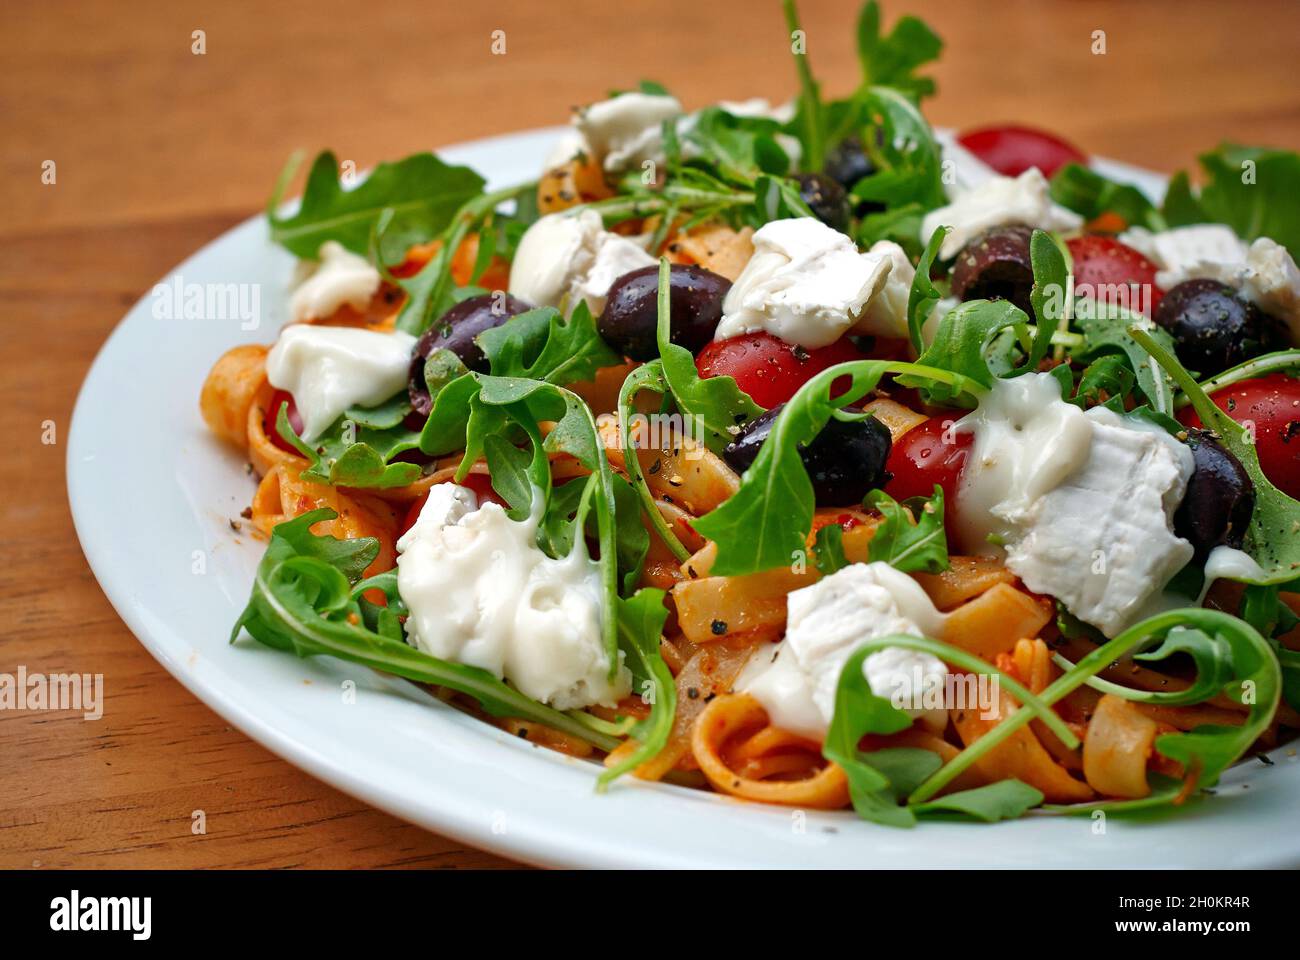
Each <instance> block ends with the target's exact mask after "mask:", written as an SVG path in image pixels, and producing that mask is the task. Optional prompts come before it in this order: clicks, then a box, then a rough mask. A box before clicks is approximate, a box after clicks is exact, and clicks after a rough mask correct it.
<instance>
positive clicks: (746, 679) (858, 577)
mask: <svg viewBox="0 0 1300 960" xmlns="http://www.w3.org/2000/svg"><path fill="white" fill-rule="evenodd" d="M788 604H789V616H788V620H787V625H786V633H785V639H784V640H782V641H781V642H780V643H778V644H776V645H775V646H774V647H772V648H771V650H760V651H758V652H757V653H756V654H754V656H753V657H751V658H750V661H749V663H747V664H746V665H745V668H744V670H742V671H741V674H740V676H739V677H738V678H737V680H736V684H735V686H736V689H737V690H741V691H743V692H745V693H748V694H749V695H750V696H752V697H754V699H756V700H758V702H759V703H761V704H762V705H763V707H764V709H765V710H767V714H768V717H769V718H770V719H771V721H772V724H773V725H774V726H777V727H780V728H782V729H783V730H789V731H791V732H792V733H799V734H803V735H804V736H808V737H812V738H813V739H818V740H820V739H821V738H822V737H823V736H824V735H825V733H826V730H827V728H828V727H829V725H830V722H831V717H832V716H833V715H834V713H835V691H836V688H837V686H838V684H839V679H840V674H841V673H842V672H843V670H844V664H845V663H846V662H847V661H848V659H849V657H850V656H852V654H853V651H855V650H856V649H858V648H859V647H861V646H862V645H863V644H864V643H866V642H867V641H869V640H873V639H877V638H880V637H887V636H890V635H893V634H900V635H904V636H930V637H934V636H938V635H939V633H940V632H941V631H942V629H943V621H944V615H943V614H942V613H940V612H939V611H938V610H936V609H935V607H934V604H933V603H931V602H930V598H929V597H928V596H927V595H926V593H925V591H924V590H923V589H921V585H920V584H918V583H917V582H916V581H915V580H913V579H912V578H911V577H909V576H908V575H907V574H905V573H900V572H899V571H897V570H895V569H894V568H893V567H891V566H889V564H887V563H881V562H876V563H854V564H850V565H849V566H847V567H844V568H843V569H841V570H838V571H836V572H835V573H833V574H831V575H830V576H828V577H823V578H822V579H821V580H818V581H817V582H816V583H814V584H812V585H811V586H807V587H804V588H802V589H800V590H795V591H793V592H792V593H791V594H790V596H789V600H788ZM862 668H863V673H864V675H865V676H866V678H867V683H868V685H869V686H870V687H871V691H872V693H874V694H876V696H879V697H884V698H885V699H887V700H890V702H892V703H895V704H896V705H899V706H902V707H903V709H905V710H906V712H907V713H908V714H909V715H910V716H912V717H915V718H919V719H920V720H921V721H922V722H923V723H925V724H926V725H927V726H929V727H931V728H932V729H935V730H940V731H941V730H942V729H943V728H944V726H946V724H947V722H948V715H947V712H946V711H945V710H943V709H928V710H927V709H925V708H924V707H921V706H907V704H916V703H918V702H919V700H920V698H922V697H923V696H925V692H926V691H927V690H931V689H932V688H935V687H937V686H942V685H943V683H944V682H945V680H946V678H947V676H948V668H947V667H946V666H945V665H944V664H943V662H942V661H940V660H939V659H937V658H936V657H933V656H931V655H930V654H928V653H922V652H920V651H915V650H908V649H906V648H903V647H887V648H886V649H884V650H879V651H877V652H875V653H873V654H871V655H870V656H868V657H867V658H866V660H865V661H863V665H862ZM918 676H919V677H920V689H917V688H916V680H917V677H918Z"/></svg>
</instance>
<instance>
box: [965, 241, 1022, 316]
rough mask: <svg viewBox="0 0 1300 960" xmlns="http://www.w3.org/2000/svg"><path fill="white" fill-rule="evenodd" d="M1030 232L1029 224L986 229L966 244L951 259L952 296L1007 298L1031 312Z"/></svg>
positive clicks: (969, 298) (974, 298) (984, 298)
mask: <svg viewBox="0 0 1300 960" xmlns="http://www.w3.org/2000/svg"><path fill="white" fill-rule="evenodd" d="M1033 235H1034V231H1033V229H1032V228H1031V227H1026V226H1021V225H1020V224H1015V225H1012V226H1006V227H994V228H993V229H992V230H986V231H985V232H984V233H981V234H980V235H979V236H978V237H976V238H975V239H974V240H972V241H971V242H970V243H968V244H966V246H964V247H962V249H961V252H960V253H959V254H957V259H956V260H955V261H953V266H952V295H953V296H954V297H956V298H957V299H959V300H1009V301H1011V302H1012V303H1014V304H1015V305H1016V306H1017V307H1019V308H1020V309H1021V310H1023V311H1025V312H1026V313H1031V311H1032V310H1033V307H1032V305H1031V304H1030V302H1029V291H1030V290H1031V289H1033V286H1034V268H1033V265H1032V263H1031V262H1030V259H1029V239H1030V238H1031V237H1032V236H1033Z"/></svg>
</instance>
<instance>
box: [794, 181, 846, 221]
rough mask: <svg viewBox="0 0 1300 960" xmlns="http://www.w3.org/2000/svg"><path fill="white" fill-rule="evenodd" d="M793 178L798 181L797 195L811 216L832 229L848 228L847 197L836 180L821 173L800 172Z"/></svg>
mask: <svg viewBox="0 0 1300 960" xmlns="http://www.w3.org/2000/svg"><path fill="white" fill-rule="evenodd" d="M795 180H797V181H798V182H799V196H800V197H801V198H802V199H803V202H804V203H806V204H808V209H809V210H811V211H812V212H813V216H815V217H816V218H817V219H818V220H820V221H821V222H822V223H824V224H826V226H828V227H830V228H831V229H833V230H839V231H840V232H841V233H843V232H845V231H847V230H848V228H849V216H850V214H851V213H852V211H851V210H850V208H849V198H848V194H847V193H845V192H844V188H843V187H842V186H840V184H839V183H838V182H837V181H836V180H834V179H833V178H831V177H829V176H827V175H825V174H821V173H801V174H798V175H797V176H796V177H795Z"/></svg>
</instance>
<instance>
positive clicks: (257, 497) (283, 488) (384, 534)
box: [252, 463, 398, 577]
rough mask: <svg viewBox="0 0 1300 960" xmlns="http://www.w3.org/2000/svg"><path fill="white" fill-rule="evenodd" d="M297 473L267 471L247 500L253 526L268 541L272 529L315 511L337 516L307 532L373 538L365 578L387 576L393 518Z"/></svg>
mask: <svg viewBox="0 0 1300 960" xmlns="http://www.w3.org/2000/svg"><path fill="white" fill-rule="evenodd" d="M301 472H302V468H301V467H295V466H294V465H292V464H288V463H279V464H276V465H275V466H274V467H272V468H271V469H270V470H269V471H267V474H266V476H264V477H263V478H262V482H261V483H259V484H258V486H257V492H256V493H255V494H253V505H252V509H253V516H252V521H253V525H254V526H255V527H256V528H257V529H258V530H260V531H261V532H262V533H264V534H266V535H267V536H268V537H269V536H270V535H271V531H272V530H273V529H274V528H275V526H276V525H277V524H280V523H283V522H284V521H286V520H292V519H293V518H294V517H298V516H301V515H302V514H304V513H307V512H309V511H311V510H316V509H318V508H320V507H329V508H330V509H331V510H333V511H334V512H335V513H337V514H338V516H337V517H335V518H334V519H333V520H322V521H321V522H320V523H317V524H314V525H313V526H312V533H314V534H316V535H317V536H330V537H336V538H338V539H339V540H354V539H357V538H358V537H374V538H375V539H376V540H378V541H379V554H378V556H376V557H375V559H374V562H373V563H371V564H370V566H368V567H367V568H366V571H365V575H366V576H368V577H369V576H374V575H375V574H377V573H383V572H384V571H386V570H391V569H393V567H394V566H395V565H396V563H397V555H396V552H395V549H394V542H395V540H396V536H397V524H398V517H397V514H396V513H395V512H394V511H393V509H392V508H391V507H390V506H388V505H387V504H386V503H385V502H384V501H382V500H380V499H378V498H375V497H367V496H363V495H361V494H356V493H347V494H345V493H344V492H343V491H342V490H340V489H339V488H338V487H327V486H322V485H321V484H318V483H310V482H308V481H306V480H303V479H302V477H301V476H300V473H301Z"/></svg>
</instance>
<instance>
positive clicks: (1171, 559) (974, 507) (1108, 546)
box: [956, 374, 1194, 637]
mask: <svg viewBox="0 0 1300 960" xmlns="http://www.w3.org/2000/svg"><path fill="white" fill-rule="evenodd" d="M956 429H958V430H961V431H970V432H973V433H974V443H973V445H972V447H971V452H970V456H969V459H968V460H967V465H966V468H965V470H964V471H963V474H962V485H961V489H960V491H959V494H958V502H959V505H960V509H959V511H958V516H959V517H961V518H962V519H961V523H962V530H961V533H962V540H963V541H964V543H965V547H966V549H968V550H971V551H979V552H984V553H997V552H1000V548H1004V549H1005V556H1006V563H1007V567H1008V568H1009V569H1010V570H1011V571H1012V572H1014V573H1015V574H1016V575H1017V576H1019V577H1020V578H1021V579H1022V580H1024V582H1025V585H1026V586H1028V587H1029V589H1031V590H1033V591H1034V592H1035V593H1043V594H1048V595H1050V596H1053V597H1056V598H1057V599H1058V600H1060V601H1061V602H1062V603H1064V604H1065V606H1066V608H1067V609H1068V610H1069V611H1070V612H1071V613H1072V614H1074V615H1075V616H1076V617H1078V618H1079V619H1080V620H1083V621H1084V622H1086V623H1090V624H1092V625H1093V626H1095V627H1097V628H1098V629H1099V630H1101V631H1102V633H1104V634H1105V635H1106V636H1108V637H1113V636H1115V635H1116V634H1118V633H1119V632H1120V631H1122V630H1124V629H1125V628H1126V627H1128V626H1129V625H1131V624H1132V623H1134V622H1135V621H1137V620H1138V619H1141V617H1142V616H1145V615H1146V614H1147V613H1148V612H1149V611H1150V610H1151V609H1152V605H1153V604H1158V603H1159V598H1160V596H1161V594H1162V593H1163V591H1164V588H1165V586H1166V585H1167V584H1168V583H1169V581H1170V579H1171V578H1172V577H1173V575H1174V574H1175V573H1177V572H1178V571H1179V570H1181V569H1182V568H1183V567H1184V566H1185V565H1186V564H1187V563H1188V561H1190V560H1191V558H1192V553H1193V549H1192V545H1191V544H1190V543H1188V542H1187V541H1186V540H1184V539H1182V538H1181V537H1178V536H1176V535H1175V534H1174V532H1173V516H1174V512H1175V511H1176V510H1177V509H1178V505H1179V503H1181V502H1182V499H1183V495H1184V494H1185V493H1186V491H1187V482H1188V480H1189V479H1190V478H1191V475H1192V470H1193V468H1194V463H1193V459H1192V453H1191V451H1190V450H1188V448H1187V447H1186V446H1185V445H1183V444H1181V443H1179V442H1178V441H1177V440H1176V439H1174V438H1173V437H1172V436H1170V435H1169V434H1168V433H1166V432H1165V431H1164V430H1161V429H1160V428H1158V427H1156V426H1154V425H1151V426H1149V427H1148V426H1144V425H1140V424H1138V423H1137V422H1135V421H1130V420H1126V419H1125V418H1123V417H1121V416H1120V415H1119V414H1117V413H1115V412H1113V411H1111V410H1108V409H1106V408H1105V407H1094V408H1093V409H1091V410H1089V411H1087V413H1084V412H1083V411H1081V410H1079V409H1078V408H1077V407H1075V406H1074V405H1073V404H1069V403H1066V402H1065V401H1064V400H1062V399H1061V393H1060V387H1059V385H1058V384H1057V382H1056V381H1055V379H1054V378H1053V377H1052V376H1051V375H1050V374H1028V375H1025V376H1021V377H1016V378H1015V379H1012V380H1002V381H998V382H997V383H996V384H995V386H994V388H993V391H992V392H991V394H990V395H989V396H988V397H987V398H985V399H984V400H983V401H982V402H981V404H980V406H979V408H978V409H977V410H976V411H975V412H974V413H972V414H970V415H969V416H967V417H966V418H964V419H963V420H961V421H960V422H959V423H958V425H957V427H956Z"/></svg>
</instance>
